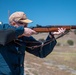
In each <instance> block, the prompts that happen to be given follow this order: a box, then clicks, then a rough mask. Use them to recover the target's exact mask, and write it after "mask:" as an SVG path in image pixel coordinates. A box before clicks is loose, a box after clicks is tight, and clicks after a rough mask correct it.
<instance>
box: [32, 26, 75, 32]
mask: <svg viewBox="0 0 76 75" xmlns="http://www.w3.org/2000/svg"><path fill="white" fill-rule="evenodd" d="M58 28H65V29H66V30H70V29H76V26H50V27H34V28H32V29H33V30H35V31H36V32H55V31H58Z"/></svg>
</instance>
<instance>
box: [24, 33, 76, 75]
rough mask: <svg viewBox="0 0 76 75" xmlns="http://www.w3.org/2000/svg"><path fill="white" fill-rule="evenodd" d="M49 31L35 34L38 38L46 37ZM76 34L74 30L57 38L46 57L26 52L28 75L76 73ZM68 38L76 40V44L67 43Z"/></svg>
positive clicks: (71, 74) (74, 74) (65, 74)
mask: <svg viewBox="0 0 76 75" xmlns="http://www.w3.org/2000/svg"><path fill="white" fill-rule="evenodd" d="M40 35H42V37H38V36H40ZM46 36H47V33H43V34H39V35H34V37H35V38H36V39H39V38H44V39H45V38H46ZM75 38H76V35H74V34H73V33H72V32H71V33H70V34H68V35H65V36H64V37H62V38H60V39H58V40H57V42H59V43H61V45H60V46H56V47H55V48H54V50H53V52H52V53H51V54H49V55H48V56H47V57H46V58H42V59H41V58H38V57H36V56H34V55H31V54H29V53H27V52H26V55H25V72H26V75H76V40H75ZM68 39H71V40H74V45H73V46H69V45H67V43H66V41H67V40H68Z"/></svg>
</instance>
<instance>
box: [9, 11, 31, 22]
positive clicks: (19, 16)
mask: <svg viewBox="0 0 76 75" xmlns="http://www.w3.org/2000/svg"><path fill="white" fill-rule="evenodd" d="M12 21H15V22H22V23H31V22H32V20H30V19H28V18H27V17H26V14H25V13H24V12H14V13H13V14H11V15H10V17H9V22H10V23H11V22H12Z"/></svg>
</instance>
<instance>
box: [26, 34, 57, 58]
mask: <svg viewBox="0 0 76 75" xmlns="http://www.w3.org/2000/svg"><path fill="white" fill-rule="evenodd" d="M50 37H52V38H50ZM52 39H54V36H53V35H50V36H48V37H47V39H46V41H45V42H44V43H43V44H42V43H41V42H39V41H37V40H35V39H34V38H33V37H29V39H27V43H26V46H29V47H31V46H39V47H36V48H33V49H31V48H26V51H27V52H29V53H31V54H33V55H35V56H38V57H40V58H44V57H46V56H47V55H49V54H50V53H51V52H52V51H53V48H54V47H55V45H56V40H54V41H52ZM48 40H50V41H51V42H49V43H48ZM29 41H31V42H30V43H28V42H29ZM33 42H34V43H33ZM46 43H48V44H46ZM44 44H46V45H44Z"/></svg>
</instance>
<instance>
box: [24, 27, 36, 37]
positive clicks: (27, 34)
mask: <svg viewBox="0 0 76 75" xmlns="http://www.w3.org/2000/svg"><path fill="white" fill-rule="evenodd" d="M36 33H37V32H36V31H34V30H32V29H30V28H24V33H23V36H27V37H30V36H31V35H33V34H36Z"/></svg>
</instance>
